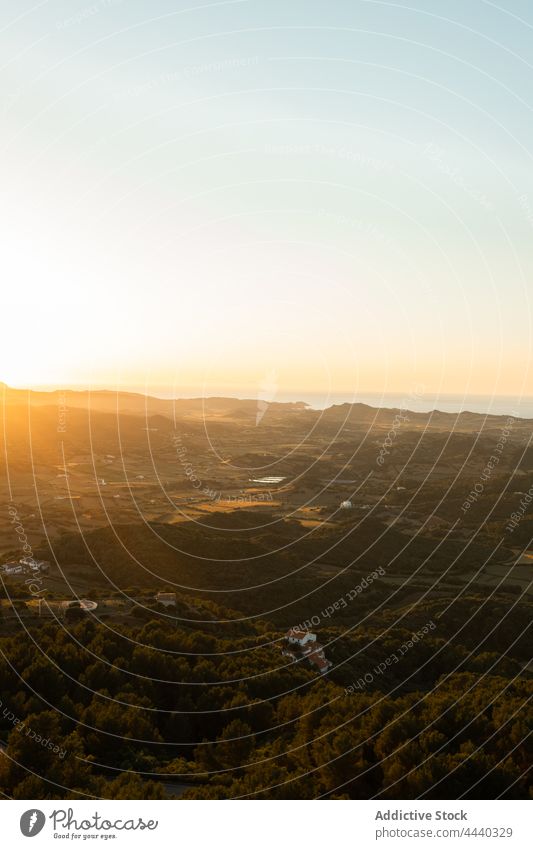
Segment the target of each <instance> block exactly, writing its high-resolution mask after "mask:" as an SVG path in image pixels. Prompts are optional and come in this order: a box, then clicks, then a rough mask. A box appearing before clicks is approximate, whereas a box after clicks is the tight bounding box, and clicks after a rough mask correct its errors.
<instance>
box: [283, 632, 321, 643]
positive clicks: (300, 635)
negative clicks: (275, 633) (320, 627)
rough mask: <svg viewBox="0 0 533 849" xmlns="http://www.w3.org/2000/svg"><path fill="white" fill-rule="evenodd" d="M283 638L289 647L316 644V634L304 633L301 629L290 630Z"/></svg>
mask: <svg viewBox="0 0 533 849" xmlns="http://www.w3.org/2000/svg"><path fill="white" fill-rule="evenodd" d="M285 636H286V638H287V642H288V643H289V645H291V646H294V645H298V646H305V645H307V643H314V642H316V634H312V633H311V631H304V630H302V629H301V628H290V629H289V630H288V631H287V633H286V635H285Z"/></svg>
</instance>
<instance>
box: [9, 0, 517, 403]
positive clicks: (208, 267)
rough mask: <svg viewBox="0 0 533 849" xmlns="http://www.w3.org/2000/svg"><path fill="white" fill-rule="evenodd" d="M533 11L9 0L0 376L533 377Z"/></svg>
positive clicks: (305, 0) (447, 380)
mask: <svg viewBox="0 0 533 849" xmlns="http://www.w3.org/2000/svg"><path fill="white" fill-rule="evenodd" d="M532 43H533V8H532V7H531V4H530V3H529V2H526V0H523V2H522V0H516V2H510V0H507V2H506V4H505V5H501V4H497V3H492V2H486V0H471V2H469V3H464V2H454V0H451V2H449V1H448V0H447V2H443V1H442V0H424V2H421V1H420V0H419V2H416V0H412V2H398V3H393V2H374V0H328V2H322V0H269V2H268V3H265V2H264V0H237V2H210V3H203V2H201V0H198V2H194V3H192V2H191V0H183V2H176V0H173V2H170V0H168V1H167V2H163V0H150V2H146V0H143V2H141V0H94V2H91V0H68V2H66V0H48V2H47V1H46V0H44V2H43V0H41V2H28V0H5V2H4V3H3V4H2V9H1V12H0V57H1V58H0V65H1V67H2V73H1V75H0V80H1V83H0V85H1V90H0V127H1V133H0V150H1V156H0V179H1V194H0V197H1V202H0V216H1V231H0V232H1V234H2V250H1V252H0V263H1V266H0V267H1V276H2V281H3V286H2V290H3V295H2V306H3V321H2V333H1V338H0V348H1V368H0V372H1V373H0V380H4V381H5V382H7V383H8V384H10V385H13V386H111V387H113V388H114V387H117V386H119V387H124V388H136V389H144V390H146V391H151V392H153V393H154V394H167V395H168V394H175V395H178V396H179V395H181V396H184V395H199V394H207V395H213V394H232V395H240V396H259V397H262V396H264V397H266V398H267V400H273V399H274V397H275V396H277V395H279V396H280V397H281V396H283V397H289V396H291V397H298V396H299V395H302V396H303V395H304V394H305V395H309V393H323V394H324V395H325V396H326V395H327V397H332V398H333V397H336V396H338V395H339V394H342V393H353V395H354V397H357V395H358V393H364V392H383V393H386V392H392V393H405V394H407V395H409V393H410V394H416V393H422V392H426V393H430V394H433V395H438V394H441V393H457V394H461V395H472V394H483V395H485V394H486V395H492V394H496V395H517V396H518V395H521V394H525V395H532V394H533V391H532V381H531V372H530V370H529V369H530V362H531V352H532V320H531V319H532V309H531V304H532V298H533V286H532V271H533V261H532V259H533V258H532V246H533V169H532V165H533V150H532V139H533V132H532V130H533V120H532V119H533V112H532V108H533V85H532V82H533V49H532V47H531V45H532Z"/></svg>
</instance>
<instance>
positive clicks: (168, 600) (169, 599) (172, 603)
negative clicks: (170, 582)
mask: <svg viewBox="0 0 533 849" xmlns="http://www.w3.org/2000/svg"><path fill="white" fill-rule="evenodd" d="M155 600H156V601H157V602H158V603H159V604H163V605H164V606H165V607H176V593H157V595H156V597H155Z"/></svg>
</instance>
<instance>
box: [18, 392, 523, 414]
mask: <svg viewBox="0 0 533 849" xmlns="http://www.w3.org/2000/svg"><path fill="white" fill-rule="evenodd" d="M10 388H17V389H19V388H24V389H30V388H31V389H32V390H34V391H36V392H53V391H56V392H57V391H61V390H74V391H80V392H83V391H88V390H89V389H90V390H91V391H93V392H98V391H110V392H115V391H119V392H125V393H128V392H132V393H138V394H140V395H148V396H151V397H154V398H160V399H163V400H172V399H175V400H191V399H195V398H201V397H205V398H221V397H224V398H235V399H236V400H241V401H242V400H246V399H247V400H255V399H256V397H257V396H256V393H254V392H252V391H251V390H249V389H243V390H242V391H240V392H235V391H231V390H230V389H228V388H221V389H217V388H211V387H210V388H209V389H208V390H205V391H204V392H203V393H202V392H201V390H199V389H198V388H196V387H194V388H193V387H186V389H184V390H183V391H182V392H180V391H179V390H178V389H177V388H176V387H174V388H171V389H168V388H164V387H151V386H128V385H123V386H116V387H115V386H109V385H108V386H105V385H98V384H97V385H94V386H83V385H76V384H73V385H72V386H59V385H57V386H55V385H46V386H38V385H34V386H32V387H10ZM259 399H260V395H259ZM259 399H258V400H259ZM272 402H274V403H275V402H278V403H297V402H302V403H304V404H307V405H308V406H309V407H310V408H312V409H314V410H324V409H326V408H327V407H332V406H334V405H336V404H367V405H368V406H369V407H376V408H378V409H379V408H385V409H398V408H404V409H408V410H411V411H412V412H414V413H430V412H431V411H433V410H438V411H440V412H442V413H461V412H469V413H478V414H480V415H492V416H508V415H514V416H516V417H519V418H524V419H533V395H529V396H527V395H525V396H523V397H521V398H520V397H516V396H514V395H495V396H491V395H474V394H473V395H464V396H462V395H459V394H448V393H442V394H440V395H434V394H431V393H426V394H423V395H417V394H412V393H408V392H403V393H401V392H361V393H357V394H353V393H350V392H344V393H337V392H334V393H331V394H328V393H327V392H297V391H295V392H279V393H278V394H277V395H276V396H275V397H274V398H270V399H269V403H272Z"/></svg>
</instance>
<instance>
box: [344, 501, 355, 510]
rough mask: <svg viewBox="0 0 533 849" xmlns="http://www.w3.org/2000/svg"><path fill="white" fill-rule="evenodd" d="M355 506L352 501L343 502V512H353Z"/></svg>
mask: <svg viewBox="0 0 533 849" xmlns="http://www.w3.org/2000/svg"><path fill="white" fill-rule="evenodd" d="M352 507H353V504H352V502H351V501H341V510H351V509H352Z"/></svg>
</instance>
